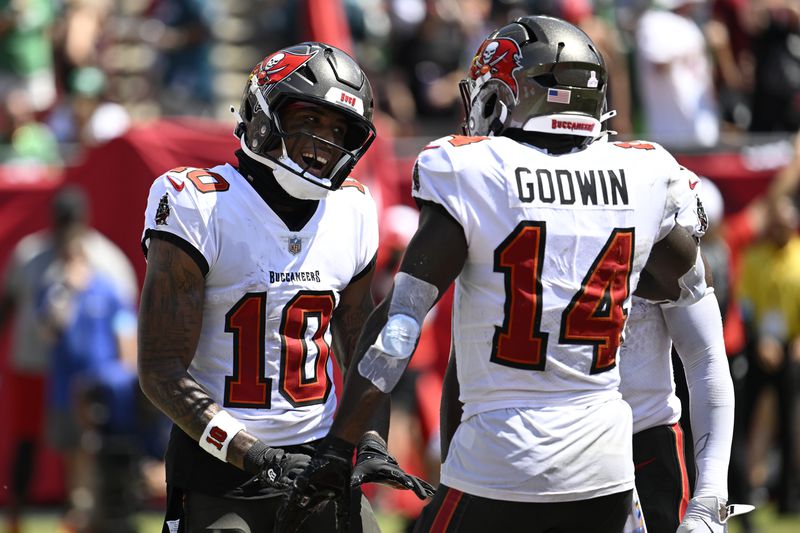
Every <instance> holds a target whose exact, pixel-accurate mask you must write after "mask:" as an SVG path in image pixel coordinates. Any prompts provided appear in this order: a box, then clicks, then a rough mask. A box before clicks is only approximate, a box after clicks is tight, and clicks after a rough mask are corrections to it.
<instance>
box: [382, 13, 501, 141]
mask: <svg viewBox="0 0 800 533" xmlns="http://www.w3.org/2000/svg"><path fill="white" fill-rule="evenodd" d="M393 6H394V9H395V10H396V13H397V14H398V15H400V14H403V15H404V16H405V17H406V20H413V21H414V22H415V23H416V25H415V26H413V32H412V31H410V28H408V27H407V28H405V31H407V32H409V33H408V34H407V36H406V37H404V36H402V35H400V36H398V38H397V39H396V40H395V43H394V45H395V51H394V52H393V54H392V55H393V57H394V58H395V62H396V64H397V65H398V66H400V67H401V68H402V69H403V70H404V71H405V74H406V77H407V80H408V83H409V85H410V87H411V91H412V94H413V96H414V100H415V103H416V108H417V113H418V116H424V117H429V118H433V117H452V116H456V115H457V113H458V111H457V110H456V109H457V106H458V104H459V92H458V82H459V81H460V80H461V79H462V78H463V77H464V75H465V73H466V71H467V67H468V65H469V63H470V61H471V60H472V51H473V50H477V49H478V47H479V45H480V43H481V42H482V40H483V37H484V35H485V34H486V33H488V31H489V30H491V29H492V28H489V27H488V22H489V15H490V14H491V8H492V2H491V0H426V1H425V8H426V12H425V16H424V17H422V18H418V17H417V18H410V15H409V14H408V10H407V9H405V10H401V9H400V6H399V4H398V3H397V2H395V3H393ZM503 23H505V22H503ZM447 128H448V130H450V129H452V128H451V126H450V124H449V123H448V126H447Z"/></svg>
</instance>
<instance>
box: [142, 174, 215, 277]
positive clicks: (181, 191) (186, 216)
mask: <svg viewBox="0 0 800 533" xmlns="http://www.w3.org/2000/svg"><path fill="white" fill-rule="evenodd" d="M199 194H204V193H200V192H199V191H198V190H197V189H196V188H195V187H186V186H185V182H184V181H183V179H182V178H181V177H180V176H179V175H177V174H171V173H170V172H167V173H165V174H163V175H162V176H160V177H159V178H157V179H156V180H155V181H154V182H153V184H152V185H151V186H150V194H149V196H148V198H147V208H146V210H145V216H144V231H143V233H142V249H143V251H144V253H145V256H146V255H147V250H148V248H149V246H150V239H151V238H152V237H153V236H157V237H158V238H163V239H166V240H169V241H170V242H172V243H174V244H176V245H178V246H179V247H180V248H182V249H183V250H184V251H185V252H186V253H188V254H189V255H190V256H191V257H192V258H193V259H194V260H195V262H197V264H198V266H199V267H200V270H201V271H202V272H203V275H206V274H208V270H209V268H210V267H211V266H212V265H213V264H214V261H215V258H216V257H217V242H216V240H215V238H214V231H213V230H212V228H211V227H210V226H211V225H212V218H211V217H212V212H213V209H211V207H212V206H211V205H210V204H209V202H202V201H201V200H200V198H198V196H199ZM205 194H214V193H205Z"/></svg>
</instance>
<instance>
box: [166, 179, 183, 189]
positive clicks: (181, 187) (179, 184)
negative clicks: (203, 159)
mask: <svg viewBox="0 0 800 533" xmlns="http://www.w3.org/2000/svg"><path fill="white" fill-rule="evenodd" d="M167 179H168V180H169V182H170V183H171V184H172V186H173V187H175V190H176V191H178V192H181V191H182V190H183V188H184V187H186V184H185V183H177V182H176V181H175V180H174V179H172V177H170V176H167Z"/></svg>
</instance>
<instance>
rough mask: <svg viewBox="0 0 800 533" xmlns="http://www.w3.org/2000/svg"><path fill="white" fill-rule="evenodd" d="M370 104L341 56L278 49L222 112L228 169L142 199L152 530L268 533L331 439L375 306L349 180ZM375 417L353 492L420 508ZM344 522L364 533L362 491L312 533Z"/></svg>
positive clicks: (370, 222)
mask: <svg viewBox="0 0 800 533" xmlns="http://www.w3.org/2000/svg"><path fill="white" fill-rule="evenodd" d="M372 107H373V103H372V93H371V89H370V86H369V82H368V81H367V79H366V77H365V75H364V74H363V72H362V71H361V69H360V68H359V67H358V65H356V63H355V62H354V61H353V60H352V59H351V58H350V57H349V56H348V55H347V54H345V53H344V52H342V51H341V50H338V49H336V48H333V47H331V46H328V45H325V44H322V43H303V44H300V45H297V46H293V47H290V48H287V49H284V50H281V51H279V52H275V53H274V54H272V55H270V56H268V57H267V58H266V59H264V60H263V61H262V62H261V63H259V64H258V65H256V67H255V68H254V69H253V72H252V73H251V75H250V77H249V79H248V82H247V85H246V88H245V91H244V95H243V98H242V104H241V107H240V109H239V112H238V114H237V115H236V118H237V127H236V130H235V134H236V135H237V136H238V137H239V138H240V140H241V149H240V150H239V151H237V153H236V155H237V158H238V165H237V167H234V166H231V165H227V164H226V165H220V166H217V167H214V168H210V169H197V168H183V167H182V168H176V169H173V170H171V171H169V172H167V173H165V174H164V175H162V176H161V177H159V178H158V179H156V180H155V182H154V183H153V185H152V186H151V189H150V195H149V198H148V203H147V210H146V213H145V228H144V233H143V237H142V244H143V247H144V250H145V253H146V255H147V260H148V265H147V276H146V278H145V283H144V287H143V290H142V304H141V307H140V321H139V323H140V333H139V338H140V343H139V373H140V380H141V385H142V388H143V390H144V391H145V393H146V394H147V396H148V397H149V398H150V399H151V400H152V401H153V403H155V405H156V406H158V407H159V408H160V409H161V410H162V411H164V412H165V413H166V414H167V415H168V416H169V417H170V418H171V419H172V420H173V421H174V423H175V426H174V427H173V431H172V435H171V438H170V442H169V447H168V450H167V456H166V468H167V485H168V501H167V513H166V518H165V524H164V531H169V532H170V533H172V532H175V531H179V532H194V531H210V530H213V531H231V532H234V531H236V532H239V531H254V532H255V531H272V527H273V519H274V516H275V511H276V510H277V508H278V504H279V503H280V501H281V498H280V496H281V495H282V493H283V492H285V491H286V490H287V489H288V488H289V487H290V486H291V484H292V482H293V480H294V477H295V475H296V474H297V472H298V471H299V470H301V469H302V467H303V466H304V465H305V464H307V463H308V461H309V456H310V455H311V454H312V453H313V452H314V450H315V448H316V445H317V444H318V442H319V440H320V439H321V438H322V437H324V436H325V435H326V434H327V433H328V430H329V428H330V426H331V418H332V416H333V413H334V410H335V408H336V395H335V392H334V390H333V383H332V364H333V363H332V360H331V355H333V353H334V349H335V352H336V354H337V355H338V356H339V359H340V361H341V362H342V363H344V364H346V363H347V359H348V357H349V356H350V354H351V352H352V350H353V347H354V344H355V339H356V335H357V333H358V328H359V327H360V325H361V324H362V322H363V320H364V318H365V317H366V315H367V314H368V313H369V311H370V310H371V309H372V301H371V295H370V281H371V278H372V271H373V267H374V257H375V253H376V251H377V245H378V242H377V241H378V231H377V213H376V209H375V203H374V201H373V199H372V197H371V196H370V192H369V190H368V189H367V188H366V187H365V186H363V185H361V184H360V183H359V182H357V181H355V180H353V179H351V178H349V177H348V174H349V172H350V170H351V169H352V168H353V166H354V165H355V163H356V161H358V159H359V158H360V157H361V156H362V155H363V154H364V153H365V151H366V150H367V148H368V147H369V145H370V143H371V142H372V139H373V137H374V134H375V131H374V128H373V126H372V123H371V117H372ZM376 420H377V421H376V422H375V424H373V425H370V426H369V428H368V429H370V430H375V432H374V433H367V434H366V435H365V437H364V439H362V440H363V444H362V446H360V448H359V457H358V459H359V462H358V464H357V466H356V470H357V473H358V477H355V476H354V479H353V482H352V484H353V485H358V484H359V483H360V482H362V481H385V482H387V483H390V484H392V485H394V486H399V487H404V488H410V489H413V490H415V491H416V492H417V493H418V494H419V495H420V497H425V496H426V495H428V494H429V493H430V492H431V489H430V487H429V486H428V485H427V484H425V483H424V482H422V481H420V480H417V479H416V478H414V477H412V476H408V475H406V474H405V473H404V472H403V471H402V470H400V468H399V467H398V466H397V463H396V462H395V461H394V460H393V459H392V458H391V457H390V456H389V455H388V452H387V451H386V448H385V443H384V441H383V438H382V436H385V433H386V430H387V429H388V426H387V422H388V421H387V420H385V419H380V418H378V419H376ZM347 481H348V486H349V485H350V480H349V479H348V480H347ZM348 495H349V494H348ZM343 503H345V502H343ZM347 516H353V518H354V520H353V522H354V525H355V526H356V527H354V529H353V531H378V528H377V523H376V522H375V519H374V517H373V516H372V513H371V510H370V509H369V505H368V503H367V502H366V500H363V497H361V495H360V492H358V491H356V492H355V497H354V498H351V499H349V500H348V502H346V505H339V506H333V505H331V506H329V507H328V509H326V510H325V511H324V512H323V513H321V514H319V515H318V516H317V520H316V521H315V522H314V523H312V524H310V525H309V528H310V529H309V531H334V530H335V529H336V524H337V523H341V522H342V521H343V520H345V517H347Z"/></svg>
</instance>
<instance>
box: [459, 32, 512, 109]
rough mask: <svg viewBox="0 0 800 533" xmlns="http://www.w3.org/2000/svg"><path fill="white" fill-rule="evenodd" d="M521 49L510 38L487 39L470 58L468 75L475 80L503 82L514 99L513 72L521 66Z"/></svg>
mask: <svg viewBox="0 0 800 533" xmlns="http://www.w3.org/2000/svg"><path fill="white" fill-rule="evenodd" d="M521 59H522V51H521V50H520V49H519V45H518V44H517V42H516V41H514V40H512V39H504V38H503V39H487V40H485V41H483V44H482V45H481V47H480V48H479V49H478V54H477V55H476V56H475V59H473V60H472V67H470V69H469V77H470V78H472V79H473V80H475V81H478V80H482V81H487V80H489V79H492V78H494V79H496V80H499V81H501V82H503V83H505V84H506V85H507V86H508V88H509V89H511V92H512V93H514V99H516V98H517V97H518V87H517V80H516V79H515V78H514V72H516V71H517V70H519V69H521V68H522V65H521V64H520V61H521Z"/></svg>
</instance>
